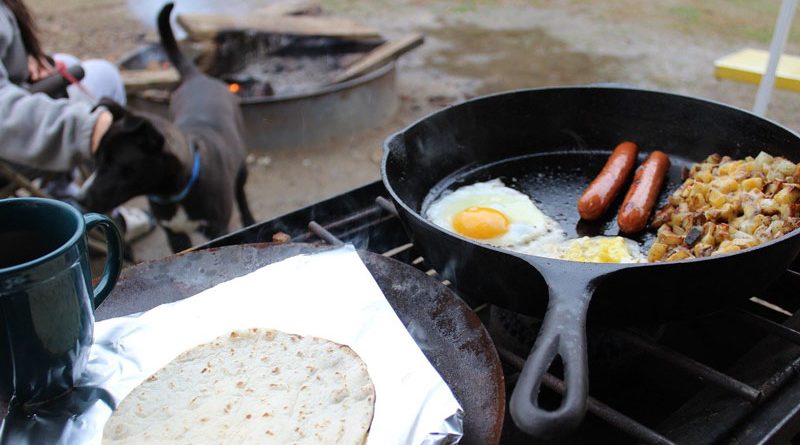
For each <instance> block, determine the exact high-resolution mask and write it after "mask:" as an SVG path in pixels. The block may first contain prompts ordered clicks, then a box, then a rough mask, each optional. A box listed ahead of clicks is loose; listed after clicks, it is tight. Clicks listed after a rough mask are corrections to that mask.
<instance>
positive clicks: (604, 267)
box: [381, 85, 800, 274]
mask: <svg viewBox="0 0 800 445" xmlns="http://www.w3.org/2000/svg"><path fill="white" fill-rule="evenodd" d="M558 90H569V91H580V90H584V91H587V90H606V91H635V92H640V93H645V94H653V95H660V96H669V97H675V98H680V99H685V100H688V101H694V102H702V103H706V104H711V105H716V106H720V107H723V108H728V109H730V110H734V111H738V112H742V113H745V114H748V115H750V116H751V117H753V118H755V119H759V120H762V121H765V122H767V123H769V124H771V125H773V126H775V127H778V128H779V129H781V130H784V131H786V132H787V133H789V134H790V135H791V136H793V137H794V138H795V139H797V142H798V145H799V146H800V133H798V132H796V131H794V130H792V129H790V128H787V127H785V126H783V125H781V124H779V123H778V122H776V121H774V120H772V119H768V118H766V117H763V116H758V115H756V114H755V113H753V112H752V111H749V110H745V109H743V108H739V107H735V106H732V105H729V104H725V103H722V102H719V101H716V100H712V99H706V98H699V97H695V96H689V95H686V94H678V93H670V92H665V91H659V90H652V89H646V88H636V87H620V86H616V85H574V86H569V85H564V86H549V87H537V88H520V89H515V90H508V91H501V92H497V93H491V94H486V95H483V96H478V97H474V98H472V99H468V100H465V101H462V102H459V103H456V104H452V105H448V106H447V107H444V108H442V109H440V110H437V111H434V112H433V113H429V114H426V115H425V116H422V117H420V118H418V119H416V120H414V121H413V122H411V123H410V124H409V125H407V126H406V127H404V128H402V129H401V130H398V131H395V132H393V133H391V134H390V135H389V136H387V137H386V138H385V139H384V141H383V156H381V181H382V182H383V185H384V187H385V188H386V190H387V191H388V192H389V195H390V196H391V197H392V200H393V201H394V202H395V203H399V204H400V205H401V206H402V207H403V208H404V209H405V210H406V212H407V213H408V214H410V215H412V216H413V217H414V218H416V219H417V220H418V221H420V222H421V223H423V224H424V225H426V226H428V227H430V228H432V229H434V230H436V231H437V235H438V236H450V237H454V238H456V239H458V240H460V241H464V242H467V243H470V244H472V245H473V246H475V247H478V248H484V249H490V250H493V251H495V252H497V253H501V254H506V255H511V256H515V257H517V258H520V259H522V260H523V261H526V262H528V263H529V264H532V265H534V266H538V265H540V264H552V265H554V266H557V267H559V265H561V266H560V267H564V266H569V265H572V266H576V265H580V267H581V268H583V269H592V268H596V269H600V270H598V271H597V272H598V273H599V274H605V273H611V272H615V271H618V270H622V269H633V268H642V267H654V266H666V265H678V264H695V263H702V262H708V261H714V260H718V259H722V258H727V257H732V256H735V255H742V254H748V253H753V252H757V251H760V250H762V249H765V248H768V247H770V246H772V245H775V244H778V243H781V242H784V241H788V240H790V239H792V238H794V237H797V236H798V235H800V228H796V229H794V230H792V231H791V232H789V233H787V234H785V235H783V236H781V237H779V238H775V239H772V240H769V241H767V242H764V243H761V244H759V245H757V246H753V247H748V248H746V249H744V250H741V251H738V252H730V253H723V254H719V255H714V256H707V257H701V258H688V259H684V260H677V261H669V262H667V261H662V262H654V263H650V262H646V263H594V262H584V261H573V260H564V259H560V258H549V257H545V256H539V255H530V254H525V253H520V252H515V251H513V250H508V249H504V248H500V247H495V246H492V245H490V244H485V243H480V242H477V241H475V240H473V239H471V238H467V237H464V236H462V235H459V234H457V233H453V232H450V231H449V230H447V229H445V228H443V227H439V226H437V225H436V224H433V223H432V222H430V221H428V220H427V219H426V218H424V217H423V216H422V215H421V214H420V213H419V212H418V211H416V210H414V209H412V208H411V207H410V206H409V205H408V204H407V203H406V202H405V201H404V200H402V199H400V197H399V196H398V195H397V193H396V192H395V189H394V187H393V186H392V184H391V183H390V181H389V175H388V174H387V173H386V164H387V162H388V160H389V155H390V153H391V152H392V150H391V148H390V147H389V143H390V141H392V140H394V139H395V138H397V137H399V136H400V135H402V134H404V133H407V132H408V131H409V130H411V129H412V128H414V127H416V126H418V125H420V124H422V122H424V121H426V120H428V119H430V118H432V117H434V116H438V115H440V114H444V113H446V112H449V111H450V110H451V109H454V108H458V107H462V106H467V105H469V104H471V103H473V102H478V101H482V100H487V99H491V98H494V97H498V96H509V95H514V94H520V93H532V92H539V91H558ZM585 151H587V152H588V151H589V150H585ZM576 152H581V150H576ZM442 179H444V178H442ZM620 236H621V235H620ZM531 260H533V262H531Z"/></svg>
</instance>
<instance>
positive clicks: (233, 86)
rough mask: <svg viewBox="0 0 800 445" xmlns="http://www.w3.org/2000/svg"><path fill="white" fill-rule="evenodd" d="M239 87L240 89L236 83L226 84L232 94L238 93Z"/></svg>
mask: <svg viewBox="0 0 800 445" xmlns="http://www.w3.org/2000/svg"><path fill="white" fill-rule="evenodd" d="M240 89H241V87H240V86H239V84H238V83H230V84H228V90H229V91H230V92H231V93H233V94H236V93H238V92H239V90H240Z"/></svg>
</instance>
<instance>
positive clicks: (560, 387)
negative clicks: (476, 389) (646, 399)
mask: <svg viewBox="0 0 800 445" xmlns="http://www.w3.org/2000/svg"><path fill="white" fill-rule="evenodd" d="M497 353H498V354H499V355H500V358H501V359H502V360H503V361H504V362H506V363H508V364H510V365H511V366H513V367H515V368H517V369H520V370H521V369H522V367H523V366H525V359H523V358H522V357H520V356H518V355H516V354H514V353H513V352H510V351H508V350H507V349H505V348H503V347H500V346H498V347H497ZM543 383H544V384H545V386H547V387H548V388H550V389H552V390H553V391H555V392H557V393H559V394H561V395H563V394H564V390H565V386H564V382H563V381H562V380H561V379H559V378H557V377H555V376H553V375H552V374H550V373H546V374H545V375H544V379H543ZM587 409H588V410H589V412H590V413H592V414H593V415H595V416H597V417H598V418H600V419H602V420H603V421H605V422H607V423H609V424H610V425H612V426H614V427H616V428H619V429H620V430H622V431H624V432H625V433H627V434H628V435H630V436H631V437H634V438H636V439H638V440H641V441H643V442H646V443H648V444H650V445H675V444H674V442H672V441H671V440H669V439H667V438H666V437H664V436H662V435H661V434H658V433H657V432H655V431H653V430H651V429H650V428H648V427H646V426H644V425H642V424H641V423H639V422H637V421H635V420H633V419H631V418H630V417H628V416H626V415H624V414H622V413H620V412H619V411H616V410H615V409H613V408H611V407H610V406H608V405H606V404H604V403H602V402H600V401H598V400H596V399H594V398H592V397H589V400H588V403H587Z"/></svg>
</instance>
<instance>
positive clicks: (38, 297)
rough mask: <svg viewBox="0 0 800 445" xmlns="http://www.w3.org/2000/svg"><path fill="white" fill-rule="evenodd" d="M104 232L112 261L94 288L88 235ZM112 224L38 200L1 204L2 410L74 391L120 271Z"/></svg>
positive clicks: (118, 242) (57, 203) (118, 243)
mask: <svg viewBox="0 0 800 445" xmlns="http://www.w3.org/2000/svg"><path fill="white" fill-rule="evenodd" d="M97 226H100V227H102V228H103V229H104V231H105V233H106V239H107V241H106V244H107V248H108V257H107V259H106V262H105V267H104V270H103V273H102V276H101V277H100V280H99V282H98V284H97V286H96V287H94V288H93V287H92V273H91V269H90V266H89V254H88V243H87V238H86V233H87V232H88V231H89V230H91V229H92V228H94V227H97ZM121 250H122V240H121V238H120V234H119V231H118V230H117V228H116V226H115V225H114V223H113V222H112V221H111V220H110V219H108V218H107V217H105V216H102V215H98V214H86V215H83V214H81V213H80V212H79V211H78V210H76V209H74V208H73V207H71V206H70V205H68V204H65V203H63V202H60V201H55V200H50V199H40V198H13V199H4V200H0V405H2V404H4V403H6V404H8V405H9V406H10V407H12V408H13V407H15V406H17V405H29V404H35V403H39V402H43V401H46V400H49V399H52V398H54V397H58V396H59V395H61V394H64V393H66V392H67V391H69V390H70V389H71V388H72V387H73V386H74V384H75V382H76V381H77V379H78V378H79V377H80V375H81V373H82V372H83V370H84V368H85V366H86V362H87V360H88V356H89V347H90V346H91V344H92V335H93V330H94V308H95V307H96V306H97V305H98V304H100V302H101V301H102V300H103V299H104V298H105V297H106V296H107V295H108V294H109V292H110V291H111V289H112V288H113V287H114V284H115V283H116V280H117V276H118V275H119V271H120V261H121Z"/></svg>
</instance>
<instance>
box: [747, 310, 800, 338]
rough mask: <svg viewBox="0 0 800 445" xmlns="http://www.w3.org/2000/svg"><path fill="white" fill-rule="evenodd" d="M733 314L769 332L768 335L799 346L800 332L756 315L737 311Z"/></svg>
mask: <svg viewBox="0 0 800 445" xmlns="http://www.w3.org/2000/svg"><path fill="white" fill-rule="evenodd" d="M734 314H735V315H736V316H737V317H738V318H740V319H741V320H744V321H746V322H748V323H751V324H753V325H756V326H758V327H760V328H762V329H764V330H765V331H767V332H769V333H770V334H773V335H777V336H778V337H781V338H783V339H785V340H788V341H790V342H792V343H795V344H798V345H800V332H798V331H796V330H794V329H792V328H789V327H786V326H784V325H782V324H780V323H775V322H774V321H772V320H770V319H767V318H764V317H761V316H758V315H756V314H753V313H750V312H747V311H744V310H741V309H738V310H736V312H734Z"/></svg>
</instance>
